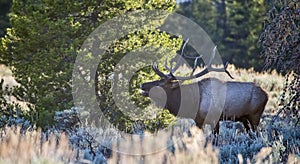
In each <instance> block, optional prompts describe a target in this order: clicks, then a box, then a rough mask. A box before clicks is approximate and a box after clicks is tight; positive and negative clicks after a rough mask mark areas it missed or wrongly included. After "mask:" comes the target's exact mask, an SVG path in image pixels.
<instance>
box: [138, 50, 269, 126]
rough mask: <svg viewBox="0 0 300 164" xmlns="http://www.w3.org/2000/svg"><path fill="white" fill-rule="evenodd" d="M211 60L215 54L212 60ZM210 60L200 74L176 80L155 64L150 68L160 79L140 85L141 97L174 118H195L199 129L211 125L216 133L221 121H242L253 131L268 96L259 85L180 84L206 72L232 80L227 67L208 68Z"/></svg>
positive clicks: (212, 80)
mask: <svg viewBox="0 0 300 164" xmlns="http://www.w3.org/2000/svg"><path fill="white" fill-rule="evenodd" d="M213 57H214V54H213V55H212V57H211V60H212V58H213ZM211 60H210V62H209V65H208V66H207V67H206V68H205V69H204V70H203V71H201V72H200V73H198V74H196V75H193V76H190V77H175V76H174V75H173V74H172V72H173V71H170V74H164V73H162V72H161V71H159V69H158V67H157V65H156V64H154V65H153V66H152V68H153V70H154V71H155V73H156V74H158V75H159V76H160V77H161V80H157V81H152V82H148V83H143V84H142V85H141V89H142V90H143V93H142V94H143V95H144V96H149V97H150V98H151V99H152V100H153V101H154V102H155V103H156V104H157V105H158V106H161V107H164V108H166V109H168V110H169V111H170V113H172V114H173V115H175V116H179V117H185V118H192V119H194V120H195V122H196V125H197V126H198V127H200V128H201V127H202V126H203V125H204V124H210V125H212V127H215V132H218V131H219V121H220V120H231V121H240V122H242V123H243V125H244V127H245V128H246V130H247V131H249V130H250V129H252V130H256V128H257V126H258V124H259V121H260V118H261V115H262V113H263V111H264V108H265V105H266V103H267V101H268V95H267V93H266V92H265V91H264V90H263V89H262V88H260V87H259V86H256V85H255V84H254V83H250V82H224V81H221V80H218V79H216V78H206V79H203V80H201V81H198V82H194V83H191V84H181V83H182V81H184V80H188V79H192V78H195V77H200V76H202V75H204V74H206V73H208V71H209V69H210V70H212V71H217V72H221V71H223V72H224V71H225V72H226V73H227V74H228V75H229V76H230V77H231V75H230V73H229V72H228V71H227V70H226V68H227V64H226V66H225V68H222V69H216V68H211V67H210V64H211ZM195 63H196V62H195ZM194 68H195V66H194ZM179 109H181V110H179Z"/></svg>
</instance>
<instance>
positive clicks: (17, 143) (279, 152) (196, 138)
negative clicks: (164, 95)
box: [0, 65, 300, 163]
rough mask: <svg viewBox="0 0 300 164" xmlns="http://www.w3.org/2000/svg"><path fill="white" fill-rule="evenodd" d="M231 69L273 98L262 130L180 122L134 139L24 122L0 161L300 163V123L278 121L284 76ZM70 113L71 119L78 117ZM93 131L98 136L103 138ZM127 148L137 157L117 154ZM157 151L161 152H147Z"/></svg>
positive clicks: (1, 149)
mask: <svg viewBox="0 0 300 164" xmlns="http://www.w3.org/2000/svg"><path fill="white" fill-rule="evenodd" d="M229 71H230V72H231V73H232V75H233V76H234V78H235V79H234V81H248V82H255V83H256V84H257V85H260V86H261V87H262V88H263V89H264V90H265V91H266V92H267V93H268V95H269V101H268V104H267V106H266V109H265V112H264V114H263V117H262V119H261V123H260V126H259V130H258V131H257V132H250V133H245V131H244V130H243V128H242V125H241V124H240V123H231V122H222V124H221V129H220V134H219V135H213V134H211V131H210V130H209V128H208V129H206V128H204V129H203V130H201V129H198V128H197V127H192V128H190V129H189V130H188V131H184V128H182V127H186V126H189V125H190V121H189V120H184V119H182V120H181V119H180V120H179V121H178V122H179V123H178V125H177V126H175V127H174V128H173V129H172V132H171V133H169V134H168V135H164V137H158V136H157V135H156V134H151V133H148V132H143V133H142V134H139V135H134V136H129V137H128V136H126V135H124V134H122V133H118V132H115V131H114V130H113V129H97V130H95V129H90V130H87V129H83V128H76V129H67V130H66V129H63V128H53V129H52V130H49V131H47V132H41V131H40V130H35V129H34V128H28V127H26V126H24V125H23V124H20V121H19V124H18V125H19V126H17V127H6V128H3V129H2V130H1V131H0V163H299V162H300V149H299V147H300V128H299V124H296V125H294V124H288V123H287V122H285V120H284V119H282V118H276V117H275V114H276V113H277V111H278V109H279V108H280V107H279V106H278V104H279V103H278V102H279V97H280V94H281V92H282V90H283V86H284V78H283V77H282V76H280V75H278V74H277V73H276V72H263V73H257V72H254V71H253V70H252V69H250V70H245V69H235V68H234V66H232V65H231V66H229ZM208 76H214V75H213V74H210V75H208ZM216 76H219V75H216ZM1 77H2V78H3V77H4V80H5V81H6V80H7V83H9V84H17V83H16V82H15V81H14V80H13V79H11V78H9V77H11V72H10V71H9V70H7V69H6V68H4V67H0V78H1ZM220 78H222V77H220ZM224 79H228V78H227V77H224ZM228 80H229V79H228ZM64 114H65V115H68V116H67V118H68V120H71V119H72V114H74V113H72V111H68V112H66V113H64ZM62 118H63V119H64V116H62ZM68 120H64V121H65V122H67V121H68ZM16 122H17V121H16ZM21 122H22V121H21ZM89 132H91V133H97V134H98V138H93V137H92V136H91V135H90V134H89ZM145 136H148V138H151V140H147V137H145ZM149 136H150V137H149ZM113 141H116V142H113ZM107 145H110V146H108V147H112V150H111V149H109V148H107V147H105V146H107ZM124 145H125V147H126V146H127V148H128V149H130V152H132V153H131V154H126V153H124V152H122V151H116V150H121V148H120V147H122V146H123V147H124ZM159 146H162V147H163V149H159V148H157V147H159ZM151 149H152V150H157V151H152V153H147V154H143V153H142V152H148V151H149V150H151ZM138 152H139V153H138ZM134 154H135V155H134Z"/></svg>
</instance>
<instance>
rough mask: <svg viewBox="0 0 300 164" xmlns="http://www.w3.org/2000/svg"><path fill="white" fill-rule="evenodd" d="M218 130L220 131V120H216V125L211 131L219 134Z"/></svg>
mask: <svg viewBox="0 0 300 164" xmlns="http://www.w3.org/2000/svg"><path fill="white" fill-rule="evenodd" d="M219 132H220V122H217V124H216V126H215V128H214V130H213V133H214V134H219Z"/></svg>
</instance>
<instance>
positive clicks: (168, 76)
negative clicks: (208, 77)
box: [152, 39, 233, 80]
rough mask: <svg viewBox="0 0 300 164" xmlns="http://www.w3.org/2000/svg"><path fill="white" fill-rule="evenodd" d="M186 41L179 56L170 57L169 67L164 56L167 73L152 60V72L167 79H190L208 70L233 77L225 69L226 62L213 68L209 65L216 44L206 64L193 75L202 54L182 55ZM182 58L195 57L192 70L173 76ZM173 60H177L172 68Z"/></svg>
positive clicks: (213, 55)
mask: <svg viewBox="0 0 300 164" xmlns="http://www.w3.org/2000/svg"><path fill="white" fill-rule="evenodd" d="M188 41H189V39H187V40H186V42H185V43H184V44H183V46H182V50H181V54H180V56H178V57H175V58H173V59H171V63H170V67H168V64H167V61H168V56H167V57H166V60H165V69H166V70H168V71H169V72H170V73H169V74H168V75H167V74H164V73H162V72H161V71H160V70H159V69H158V66H157V63H156V62H154V63H153V65H152V69H153V70H154V72H155V73H156V74H157V75H159V76H160V77H161V78H166V79H169V80H190V79H193V78H198V77H201V76H203V75H205V74H207V73H208V72H209V71H214V72H225V73H226V74H227V75H228V76H229V77H230V78H232V79H233V77H232V76H231V74H230V73H229V71H228V70H227V66H228V62H227V63H226V64H225V66H224V68H213V67H211V63H212V61H213V59H214V58H215V55H216V51H217V46H215V47H214V49H213V52H212V54H211V57H210V59H209V61H208V63H207V66H206V67H205V68H204V69H203V70H202V71H201V72H199V73H197V74H196V75H194V72H195V70H196V68H197V63H198V60H199V59H200V58H202V55H200V56H197V57H194V56H187V55H184V48H185V46H186V45H187V43H188ZM181 56H182V57H181ZM182 58H186V59H195V61H194V67H193V70H192V72H191V74H190V76H187V77H182V76H174V75H173V74H174V72H175V71H176V70H177V69H178V68H179V64H180V61H181V60H182ZM175 60H177V62H176V65H175V66H174V68H173V63H174V62H175Z"/></svg>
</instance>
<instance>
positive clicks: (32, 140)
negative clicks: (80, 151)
mask: <svg viewBox="0 0 300 164" xmlns="http://www.w3.org/2000/svg"><path fill="white" fill-rule="evenodd" d="M73 159H74V153H73V151H72V149H71V148H70V144H69V140H68V138H67V136H66V135H65V134H63V133H61V134H59V135H58V136H56V135H50V136H48V139H46V135H45V134H43V133H42V132H41V131H40V130H37V131H31V132H29V131H28V132H25V133H21V132H20V127H18V128H8V127H7V128H5V129H4V130H3V131H1V141H0V163H55V162H58V163H63V162H70V161H71V160H73Z"/></svg>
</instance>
